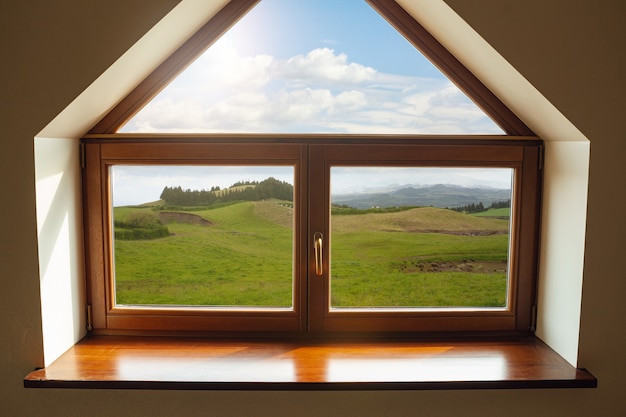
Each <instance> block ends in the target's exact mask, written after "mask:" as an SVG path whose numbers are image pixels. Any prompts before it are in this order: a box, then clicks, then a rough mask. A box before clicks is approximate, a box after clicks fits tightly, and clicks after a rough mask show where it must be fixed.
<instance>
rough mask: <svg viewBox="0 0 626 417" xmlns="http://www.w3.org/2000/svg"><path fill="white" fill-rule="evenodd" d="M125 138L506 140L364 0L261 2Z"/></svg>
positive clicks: (135, 122)
mask: <svg viewBox="0 0 626 417" xmlns="http://www.w3.org/2000/svg"><path fill="white" fill-rule="evenodd" d="M121 131H122V132H214V133H215V132H217V133H219V132H255V133H271V132H289V133H298V132H307V133H397V134H411V133H412V134H419V133H435V134H437V133H441V134H459V133H487V134H489V133H495V134H499V133H502V131H501V130H500V129H499V128H498V127H497V126H496V125H495V124H494V123H493V122H492V121H491V120H490V119H489V118H487V117H486V116H485V115H484V114H483V112H482V111H481V110H480V109H478V108H477V107H476V106H475V105H474V104H473V103H472V102H471V101H470V100H469V99H467V98H466V97H465V95H464V94H463V93H461V92H460V91H459V90H458V88H456V86H454V85H453V84H452V83H451V82H450V81H448V79H447V78H446V77H444V76H443V75H442V74H441V73H440V72H439V71H438V70H437V69H436V68H435V67H433V66H432V64H430V62H429V61H428V60H426V59H425V58H424V57H423V56H422V55H421V53H419V52H418V51H417V50H415V48H414V47H413V46H412V45H410V44H409V43H408V41H407V40H406V39H404V38H403V37H402V36H401V35H400V34H399V33H398V32H396V30H395V29H394V28H392V27H391V26H390V25H389V24H388V23H387V22H386V21H384V19H383V18H382V17H381V16H380V15H378V13H377V12H376V11H374V10H373V9H372V8H371V7H370V6H369V5H368V4H367V3H366V2H365V1H364V0H341V1H337V0H334V1H332V0H298V1H294V0H262V1H261V2H260V3H259V4H258V5H257V6H256V7H255V8H254V9H252V10H251V11H250V12H249V13H248V14H247V15H246V16H244V17H243V18H242V19H241V20H240V21H239V22H238V23H237V24H236V25H235V26H234V27H233V28H231V30H230V31H228V32H227V33H226V34H225V35H224V36H222V38H220V39H219V40H218V41H217V42H216V43H215V44H214V45H212V46H211V47H210V48H209V49H208V50H207V52H205V53H204V54H203V55H202V56H201V57H200V58H199V59H198V60H197V61H196V62H194V63H193V64H192V65H190V67H189V68H187V69H186V70H185V71H184V72H183V73H182V74H181V75H180V76H179V77H178V78H177V79H176V80H174V81H173V82H172V83H171V84H170V85H169V86H168V87H166V88H165V89H164V90H163V91H162V92H161V93H160V94H159V95H158V96H157V97H156V98H155V99H153V100H152V101H151V102H150V103H149V104H148V105H147V106H146V107H145V108H144V109H143V110H142V111H141V112H140V113H139V114H138V115H136V116H135V117H134V118H133V119H132V120H131V121H130V122H129V123H128V124H127V125H126V126H124V127H123V128H122V129H121Z"/></svg>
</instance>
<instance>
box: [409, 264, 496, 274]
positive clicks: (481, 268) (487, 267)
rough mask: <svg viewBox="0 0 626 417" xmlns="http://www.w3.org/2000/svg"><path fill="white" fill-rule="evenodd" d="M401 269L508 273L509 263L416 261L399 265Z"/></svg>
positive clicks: (410, 270)
mask: <svg viewBox="0 0 626 417" xmlns="http://www.w3.org/2000/svg"><path fill="white" fill-rule="evenodd" d="M399 269H400V271H402V272H406V273H414V272H473V273H479V274H503V273H506V269H507V263H506V261H503V262H488V261H442V262H437V261H433V262H428V261H414V262H405V263H403V264H402V265H400V266H399Z"/></svg>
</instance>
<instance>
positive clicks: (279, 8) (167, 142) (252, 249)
mask: <svg viewBox="0 0 626 417" xmlns="http://www.w3.org/2000/svg"><path fill="white" fill-rule="evenodd" d="M256 3H257V2H256V1H250V0H235V1H231V2H230V3H229V4H228V5H227V6H225V7H224V9H222V11H220V12H219V13H218V14H217V15H216V16H215V17H214V18H213V19H212V20H211V21H210V22H209V23H207V25H206V26H205V27H203V28H202V29H201V30H200V31H199V32H198V33H197V34H196V35H195V36H194V37H192V38H191V39H190V40H189V41H188V42H187V43H186V44H185V45H183V46H182V47H181V49H180V50H179V51H177V52H176V53H175V54H174V55H173V56H172V57H171V58H170V59H169V60H168V61H166V62H165V63H164V64H163V65H162V66H161V67H160V68H158V69H157V70H156V71H155V72H154V73H153V74H152V75H150V76H149V77H148V78H147V79H146V80H145V81H144V82H143V83H142V84H141V85H140V86H139V87H138V88H137V89H136V90H135V91H133V92H132V93H131V94H129V96H127V97H126V98H125V99H124V100H123V101H122V102H121V103H120V104H119V105H118V106H117V107H116V108H114V109H113V110H112V111H111V112H110V113H109V114H108V115H107V116H105V117H104V118H103V120H102V121H101V122H100V123H99V124H98V125H97V126H95V127H94V129H93V130H92V132H91V133H90V134H89V135H87V137H85V138H84V139H83V144H84V166H85V168H84V171H83V172H84V190H85V196H86V197H85V198H86V203H85V214H86V215H85V218H86V235H87V243H88V247H87V249H88V250H87V254H88V255H87V256H88V259H87V265H88V280H89V302H90V306H91V307H90V311H91V318H92V320H91V323H90V325H91V327H92V328H93V329H94V330H95V331H96V332H97V331H102V332H116V331H128V330H132V331H143V330H145V331H185V332H194V331H200V332H212V333H228V334H238V335H241V334H255V335H258V334H259V333H262V334H307V333H308V334H318V335H319V334H337V333H341V334H344V333H359V334H362V333H372V332H375V333H377V334H380V333H415V332H439V331H507V332H528V331H530V330H531V329H532V327H533V306H534V303H535V282H536V265H537V253H538V249H537V242H538V219H539V216H538V208H539V202H540V195H541V194H540V191H541V190H540V189H541V186H540V185H541V141H540V140H539V139H538V138H536V137H535V136H533V135H532V132H530V131H529V129H528V128H527V127H526V126H525V125H524V124H523V123H522V122H520V121H519V120H518V119H517V118H516V117H515V116H514V115H513V114H512V113H511V112H510V111H509V110H508V109H507V108H506V107H505V106H504V105H503V104H502V103H501V102H500V101H499V100H498V99H497V98H496V97H495V96H493V94H491V93H490V92H489V90H487V89H486V88H485V87H484V86H483V85H482V84H481V83H480V82H478V80H477V79H476V78H475V77H473V75H472V74H471V73H470V72H469V71H467V70H466V69H465V68H464V67H462V66H461V65H460V64H459V63H458V61H456V60H455V59H454V57H452V56H451V55H450V54H449V53H448V52H447V51H446V50H445V49H443V48H442V47H441V45H440V44H438V43H437V42H436V41H435V40H434V39H433V38H432V37H431V36H430V35H429V34H428V33H427V32H425V31H424V30H423V29H422V28H421V26H419V25H418V24H417V23H416V22H415V21H414V20H413V19H412V18H411V17H410V16H409V15H408V14H406V13H405V12H404V10H402V9H401V8H400V7H399V6H398V5H397V4H396V3H395V2H393V1H390V0H384V1H382V0H376V1H374V0H372V1H369V2H367V3H370V4H369V5H368V4H367V3H366V2H362V1H356V0H354V1H349V2H348V1H346V2H336V1H304V2H293V1H285V0H263V1H262V2H260V3H259V4H258V5H257V6H256V7H254V8H252V7H253V6H255V4H256ZM370 6H373V7H370ZM249 9H251V10H250V11H249V13H247V14H246V12H247V11H248V10H249ZM243 15H245V16H244V17H242V16H243ZM381 16H383V17H384V19H383V18H381ZM239 19H240V20H239ZM385 19H386V20H387V22H385ZM389 23H391V25H389ZM229 28H230V30H227V29H229ZM416 47H418V48H420V49H421V50H422V51H423V52H424V54H425V55H427V56H428V59H429V60H430V61H432V62H433V63H434V64H435V65H434V66H433V64H431V63H430V62H429V61H428V60H427V59H426V58H424V56H423V55H422V54H420V53H419V52H418V50H416V49H415V48H416ZM195 58H197V59H196V60H195V61H194V62H191V61H192V60H193V59H195ZM190 62H191V64H189V63H190ZM187 64H189V66H188V67H187ZM185 67H186V69H185V70H184V71H183V68H185ZM441 71H443V73H445V74H446V75H445V76H444V75H443V73H442V72H441ZM179 73H180V74H179ZM176 74H179V76H178V77H177V78H174V76H175V75H176ZM172 78H174V79H173V80H172ZM169 81H171V83H169V85H167V86H166V84H167V83H168V82H169ZM468 97H471V100H470V99H469V98H468ZM443 134H445V135H446V136H443ZM452 135H454V136H452ZM507 135H508V136H507Z"/></svg>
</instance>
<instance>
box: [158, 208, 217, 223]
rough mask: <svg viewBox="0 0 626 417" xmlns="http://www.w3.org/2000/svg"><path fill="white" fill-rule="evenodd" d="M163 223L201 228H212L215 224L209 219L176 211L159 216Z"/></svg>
mask: <svg viewBox="0 0 626 417" xmlns="http://www.w3.org/2000/svg"><path fill="white" fill-rule="evenodd" d="M158 216H159V220H161V222H163V223H165V224H168V223H183V224H197V225H200V226H211V225H212V224H213V223H212V222H210V221H208V220H207V219H205V218H203V217H200V216H198V215H197V214H191V213H180V212H174V211H161V212H159V214H158Z"/></svg>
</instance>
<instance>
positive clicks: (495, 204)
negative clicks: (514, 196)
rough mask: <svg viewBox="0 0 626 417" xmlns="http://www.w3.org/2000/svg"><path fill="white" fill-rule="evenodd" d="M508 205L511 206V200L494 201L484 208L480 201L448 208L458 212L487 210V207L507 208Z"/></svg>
mask: <svg viewBox="0 0 626 417" xmlns="http://www.w3.org/2000/svg"><path fill="white" fill-rule="evenodd" d="M508 207H511V200H505V201H494V202H493V203H491V205H490V206H489V207H487V208H485V205H484V204H483V203H482V201H481V202H480V203H478V204H475V203H472V204H468V205H465V206H460V207H452V208H450V210H454V211H458V212H460V213H480V212H483V211H487V210H489V209H497V208H508Z"/></svg>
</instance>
